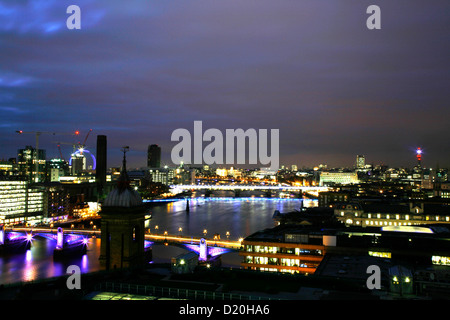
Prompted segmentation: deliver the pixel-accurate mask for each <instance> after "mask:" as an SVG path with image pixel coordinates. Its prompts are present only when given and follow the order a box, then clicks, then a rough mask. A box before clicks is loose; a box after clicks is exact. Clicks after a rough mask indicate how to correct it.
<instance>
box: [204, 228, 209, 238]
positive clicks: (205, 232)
mask: <svg viewBox="0 0 450 320" xmlns="http://www.w3.org/2000/svg"><path fill="white" fill-rule="evenodd" d="M207 233H208V230H206V229H203V236H204V237H205V238H206V234H207Z"/></svg>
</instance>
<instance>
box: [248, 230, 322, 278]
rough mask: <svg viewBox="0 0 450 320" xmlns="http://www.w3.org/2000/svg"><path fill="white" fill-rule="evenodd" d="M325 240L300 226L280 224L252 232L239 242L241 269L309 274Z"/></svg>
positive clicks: (313, 270) (312, 271) (315, 266)
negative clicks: (242, 259) (240, 247)
mask: <svg viewBox="0 0 450 320" xmlns="http://www.w3.org/2000/svg"><path fill="white" fill-rule="evenodd" d="M328 240H329V238H328V237H327V236H325V238H324V236H323V234H320V233H318V234H316V233H315V232H314V231H311V230H310V229H307V228H303V227H286V226H284V225H281V226H278V227H275V228H272V229H266V230H264V231H260V232H256V233H254V234H252V235H250V236H248V237H247V238H245V239H244V240H243V242H242V247H243V250H241V251H240V252H239V255H241V256H243V258H244V261H243V262H242V263H241V265H242V267H244V268H245V269H250V270H258V271H269V272H289V273H302V274H313V273H314V272H315V270H316V268H317V267H318V266H319V264H320V262H321V261H322V259H323V257H324V255H325V245H324V243H325V244H328Z"/></svg>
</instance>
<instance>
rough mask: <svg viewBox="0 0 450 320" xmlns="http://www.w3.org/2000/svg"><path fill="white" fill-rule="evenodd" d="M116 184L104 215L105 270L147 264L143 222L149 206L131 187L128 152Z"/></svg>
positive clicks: (105, 207)
mask: <svg viewBox="0 0 450 320" xmlns="http://www.w3.org/2000/svg"><path fill="white" fill-rule="evenodd" d="M127 149H128V147H126V148H124V149H123V166H122V172H121V174H120V178H119V181H118V183H117V187H116V188H115V189H114V190H112V191H111V192H110V193H109V194H108V196H107V197H106V199H105V201H104V203H103V205H102V210H101V212H100V216H101V250H100V258H99V259H100V265H101V266H102V267H103V268H105V269H106V270H109V269H115V268H130V267H142V266H143V264H144V240H145V239H144V231H145V230H144V228H145V226H144V222H145V213H146V207H145V205H144V204H143V202H142V199H141V196H140V195H139V193H138V192H137V191H135V190H134V189H133V188H131V187H130V179H129V177H128V175H127V169H126V156H125V154H126V151H127Z"/></svg>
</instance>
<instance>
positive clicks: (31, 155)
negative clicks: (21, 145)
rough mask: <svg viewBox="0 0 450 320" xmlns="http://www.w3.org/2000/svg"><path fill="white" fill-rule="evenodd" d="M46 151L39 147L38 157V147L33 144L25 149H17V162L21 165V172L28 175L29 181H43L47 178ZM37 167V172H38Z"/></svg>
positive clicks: (24, 175) (22, 174) (25, 175)
mask: <svg viewBox="0 0 450 320" xmlns="http://www.w3.org/2000/svg"><path fill="white" fill-rule="evenodd" d="M45 158H46V152H45V150H43V149H39V151H38V153H37V157H36V149H35V148H33V147H32V146H26V147H25V149H19V150H18V151H17V163H18V165H19V174H20V175H21V176H23V177H26V179H27V180H28V181H34V182H42V181H44V179H45V166H46V161H45ZM36 162H37V164H36ZM36 168H37V170H38V171H37V172H36Z"/></svg>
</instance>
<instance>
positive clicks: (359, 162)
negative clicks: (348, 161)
mask: <svg viewBox="0 0 450 320" xmlns="http://www.w3.org/2000/svg"><path fill="white" fill-rule="evenodd" d="M365 166H366V158H365V157H364V156H363V155H360V154H359V155H357V156H356V169H357V170H361V169H364V168H365Z"/></svg>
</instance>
